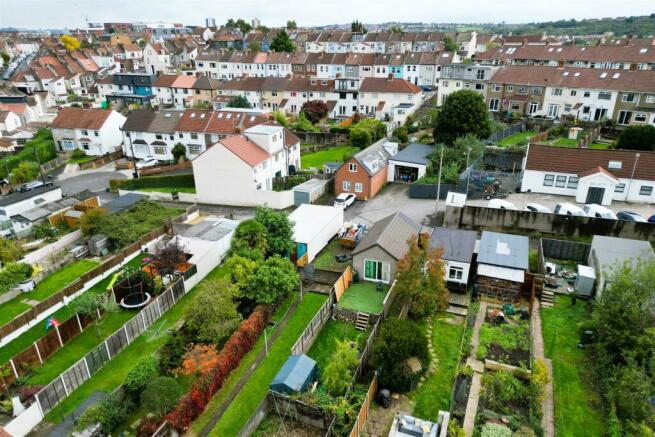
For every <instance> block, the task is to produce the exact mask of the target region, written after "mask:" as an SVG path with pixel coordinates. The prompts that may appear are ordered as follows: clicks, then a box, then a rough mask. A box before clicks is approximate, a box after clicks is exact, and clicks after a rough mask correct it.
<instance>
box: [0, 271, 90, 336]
mask: <svg viewBox="0 0 655 437" xmlns="http://www.w3.org/2000/svg"><path fill="white" fill-rule="evenodd" d="M98 265H100V263H99V262H98V261H92V260H88V259H81V260H79V261H76V262H74V263H71V264H68V265H67V266H64V267H63V268H61V269H59V270H57V271H56V272H54V273H52V274H50V275H48V276H47V277H46V278H45V279H44V280H43V281H41V282H39V283H38V284H37V286H36V287H35V288H34V290H32V291H30V292H29V293H26V294H20V295H18V296H16V297H15V298H13V299H12V300H10V301H8V302H6V303H3V304H2V305H0V325H4V324H5V323H7V322H10V321H11V320H13V319H14V318H15V317H16V316H19V315H20V314H22V313H24V312H25V311H27V310H28V309H30V308H31V306H30V305H28V304H26V303H23V300H26V299H29V300H36V301H39V302H40V301H42V300H45V299H47V298H49V297H50V296H52V295H53V294H55V293H57V292H58V291H59V290H61V289H62V288H64V287H65V286H66V285H68V284H70V283H71V282H74V281H75V280H77V278H79V277H80V276H82V275H83V274H84V273H86V272H88V271H89V270H92V269H94V268H95V267H97V266H98Z"/></svg>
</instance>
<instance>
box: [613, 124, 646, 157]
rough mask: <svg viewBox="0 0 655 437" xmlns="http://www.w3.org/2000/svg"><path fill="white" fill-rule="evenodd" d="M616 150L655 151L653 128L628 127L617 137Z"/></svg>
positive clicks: (644, 126)
mask: <svg viewBox="0 0 655 437" xmlns="http://www.w3.org/2000/svg"><path fill="white" fill-rule="evenodd" d="M616 148H617V149H627V150H645V151H649V152H653V151H655V126H650V125H643V126H629V127H628V128H626V129H625V130H624V131H623V132H621V135H619V139H618V140H617V141H616Z"/></svg>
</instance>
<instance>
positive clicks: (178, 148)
mask: <svg viewBox="0 0 655 437" xmlns="http://www.w3.org/2000/svg"><path fill="white" fill-rule="evenodd" d="M171 153H172V154H173V159H174V160H175V162H182V160H183V159H184V158H185V157H186V147H184V144H182V143H177V144H176V145H175V146H173V150H171Z"/></svg>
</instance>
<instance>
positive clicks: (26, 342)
mask: <svg viewBox="0 0 655 437" xmlns="http://www.w3.org/2000/svg"><path fill="white" fill-rule="evenodd" d="M146 256H147V255H140V256H137V257H136V258H134V259H133V260H131V261H130V262H129V263H127V265H128V266H133V267H138V266H139V265H140V264H141V259H142V258H144V257H146ZM112 276H113V275H110V276H108V277H107V278H105V279H103V280H102V281H100V282H98V283H97V284H96V285H94V286H93V287H91V288H90V289H89V290H87V291H86V293H94V294H100V293H104V292H105V290H106V289H107V285H108V284H109V282H110V281H111V278H112ZM73 314H74V311H73V305H70V304H69V305H66V306H64V307H62V308H60V309H59V310H58V311H56V312H55V313H54V314H53V315H52V316H53V317H54V318H56V319H57V320H59V321H60V322H63V321H64V320H67V319H68V318H69V317H71V316H72V315H73ZM43 326H44V325H43V323H37V324H36V325H34V326H33V327H32V328H30V329H29V330H27V331H26V332H24V333H23V334H21V335H20V336H19V337H17V338H15V339H14V340H12V341H11V342H9V344H7V345H5V346H3V347H2V348H0V364H3V363H6V362H7V361H9V358H11V357H13V356H14V355H16V354H17V353H19V352H21V351H22V350H24V349H25V348H27V347H28V346H30V345H31V344H32V343H34V342H35V341H36V340H38V339H39V338H41V337H43V336H44V335H45V334H46V332H45V330H44V328H43ZM89 329H95V328H89ZM55 355H56V354H55ZM53 357H54V355H53Z"/></svg>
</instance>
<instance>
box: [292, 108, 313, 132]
mask: <svg viewBox="0 0 655 437" xmlns="http://www.w3.org/2000/svg"><path fill="white" fill-rule="evenodd" d="M291 129H293V130H295V131H298V132H317V131H318V130H319V129H318V128H317V127H314V125H313V124H312V122H311V121H309V119H308V118H307V116H306V115H305V113H304V112H301V113H300V115H298V119H297V120H296V121H294V122H293V123H292V124H291Z"/></svg>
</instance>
